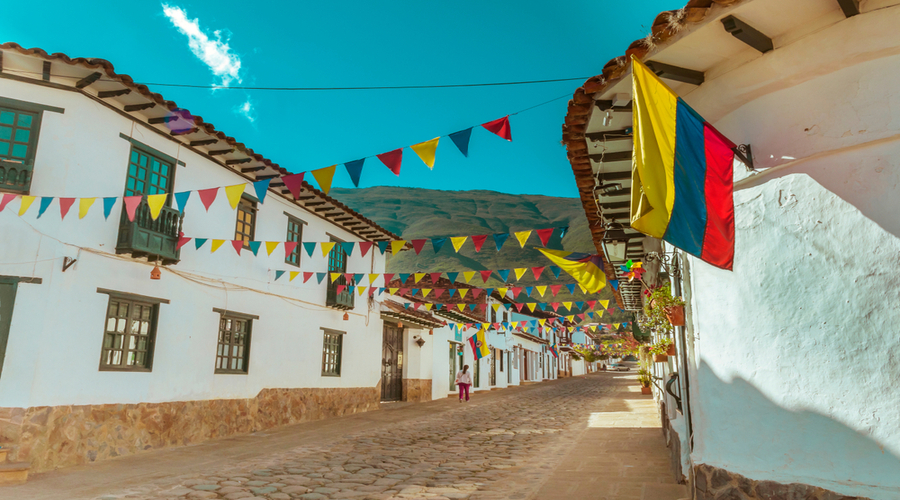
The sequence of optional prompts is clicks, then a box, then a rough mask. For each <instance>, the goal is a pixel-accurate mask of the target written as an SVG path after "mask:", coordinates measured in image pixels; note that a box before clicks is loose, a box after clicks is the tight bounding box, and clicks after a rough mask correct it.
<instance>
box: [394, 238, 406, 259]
mask: <svg viewBox="0 0 900 500" xmlns="http://www.w3.org/2000/svg"><path fill="white" fill-rule="evenodd" d="M404 246H406V240H395V241H392V242H391V255H397V252H399V251H400V250H402V249H403V247H404Z"/></svg>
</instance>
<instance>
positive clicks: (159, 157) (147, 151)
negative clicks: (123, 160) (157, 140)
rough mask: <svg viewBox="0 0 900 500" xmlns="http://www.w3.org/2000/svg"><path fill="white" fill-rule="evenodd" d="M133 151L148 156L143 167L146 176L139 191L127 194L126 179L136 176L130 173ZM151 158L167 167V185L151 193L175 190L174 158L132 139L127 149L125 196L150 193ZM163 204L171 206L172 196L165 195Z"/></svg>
mask: <svg viewBox="0 0 900 500" xmlns="http://www.w3.org/2000/svg"><path fill="white" fill-rule="evenodd" d="M135 152H136V153H138V155H144V156H146V157H147V158H149V161H148V162H147V166H146V167H144V168H146V170H147V176H146V178H145V179H144V180H143V181H142V182H144V189H143V190H142V191H141V192H140V193H138V192H137V190H132V191H134V192H133V193H131V194H129V188H128V179H129V178H132V177H134V178H137V177H136V176H133V175H131V173H130V170H131V165H132V164H133V162H132V161H131V156H132V155H133V154H134V153H135ZM139 158H140V157H139ZM153 160H156V161H157V162H158V163H159V164H161V165H166V166H167V167H169V174H168V175H167V176H166V179H167V180H168V185H167V186H166V189H165V191H162V192H159V193H153V194H162V193H163V192H165V193H166V194H172V193H173V192H174V191H175V189H174V187H175V170H176V168H175V166H176V162H175V161H174V160H172V159H171V158H169V157H168V156H167V155H164V154H159V153H158V152H157V151H156V150H155V149H153V148H150V147H146V146H144V145H143V144H141V143H139V142H137V141H132V142H131V149H130V150H129V151H128V163H127V165H126V167H125V196H137V195H143V196H147V195H149V194H150V192H149V191H150V185H151V182H150V179H151V176H152V175H153V170H152V168H151V165H152V162H153ZM139 166H140V165H139V164H138V167H139ZM165 206H167V207H171V206H172V197H171V196H168V197H166V204H165Z"/></svg>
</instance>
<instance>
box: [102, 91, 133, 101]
mask: <svg viewBox="0 0 900 500" xmlns="http://www.w3.org/2000/svg"><path fill="white" fill-rule="evenodd" d="M130 93H131V89H119V90H102V91H100V92H98V93H97V97H99V98H101V99H106V98H109V97H119V96H120V95H128V94H130Z"/></svg>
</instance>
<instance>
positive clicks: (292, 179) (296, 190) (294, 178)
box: [281, 172, 306, 200]
mask: <svg viewBox="0 0 900 500" xmlns="http://www.w3.org/2000/svg"><path fill="white" fill-rule="evenodd" d="M305 173H306V172H300V173H299V174H291V175H283V176H281V182H283V183H284V187H286V188H288V190H289V191H290V192H291V194H292V195H294V199H295V200H296V199H297V198H299V197H300V191H301V190H302V189H303V174H305Z"/></svg>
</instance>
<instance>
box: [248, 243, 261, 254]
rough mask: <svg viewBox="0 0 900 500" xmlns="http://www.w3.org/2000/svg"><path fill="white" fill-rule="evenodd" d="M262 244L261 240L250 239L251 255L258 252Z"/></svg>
mask: <svg viewBox="0 0 900 500" xmlns="http://www.w3.org/2000/svg"><path fill="white" fill-rule="evenodd" d="M260 245H262V242H261V241H251V242H250V251H251V252H253V255H257V253H258V252H259V246H260Z"/></svg>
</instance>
